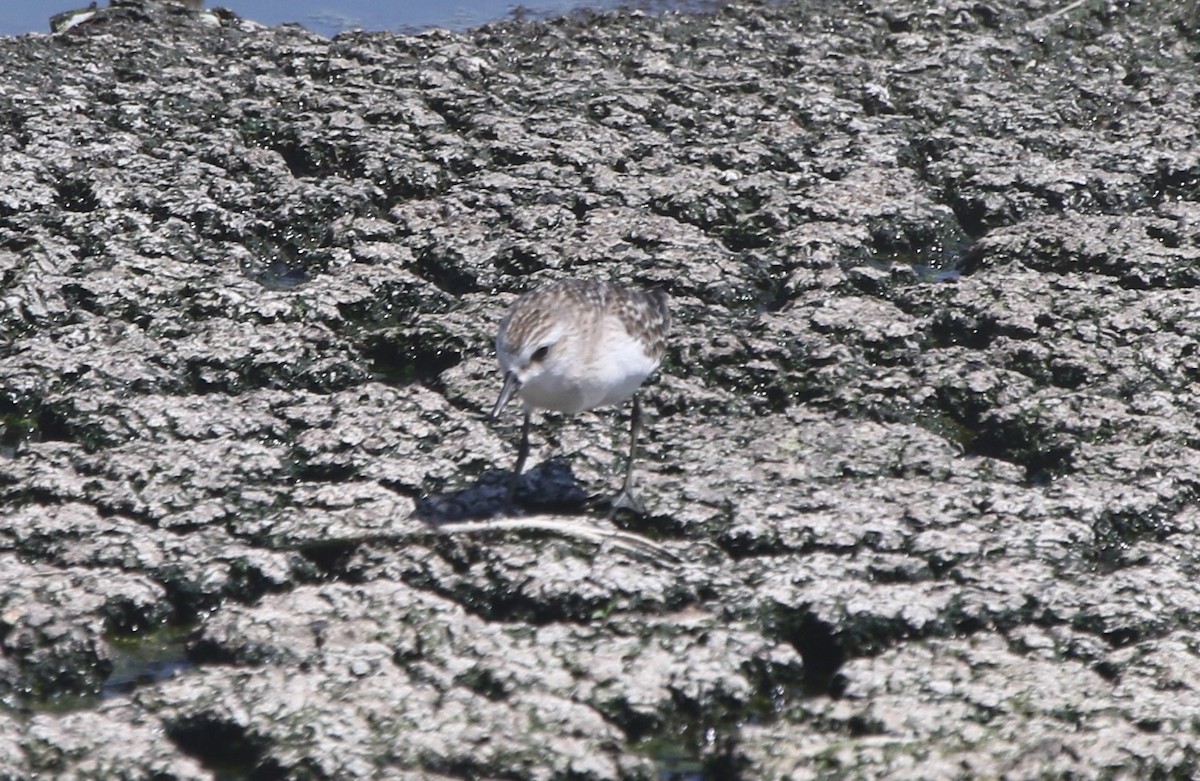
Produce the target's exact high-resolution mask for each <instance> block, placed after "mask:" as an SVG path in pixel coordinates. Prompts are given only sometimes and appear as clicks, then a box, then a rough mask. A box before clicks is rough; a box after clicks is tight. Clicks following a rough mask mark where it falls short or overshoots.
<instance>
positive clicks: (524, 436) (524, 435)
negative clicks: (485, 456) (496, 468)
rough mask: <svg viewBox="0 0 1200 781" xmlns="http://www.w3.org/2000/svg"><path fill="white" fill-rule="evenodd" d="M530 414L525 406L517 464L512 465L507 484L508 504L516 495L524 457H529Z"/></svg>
mask: <svg viewBox="0 0 1200 781" xmlns="http://www.w3.org/2000/svg"><path fill="white" fill-rule="evenodd" d="M532 414H533V413H532V411H531V410H529V409H528V408H526V410H525V420H524V422H523V423H521V444H520V445H518V446H517V464H516V466H514V467H513V473H512V481H511V482H510V483H509V484H508V501H509V503H510V504H511V503H512V500H513V498H514V497H515V496H516V495H517V484H518V483H520V482H521V472H523V471H524V470H525V459H526V458H528V457H529V425H530V419H531V417H532Z"/></svg>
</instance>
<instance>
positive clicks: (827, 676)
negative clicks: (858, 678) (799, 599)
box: [773, 610, 847, 698]
mask: <svg viewBox="0 0 1200 781" xmlns="http://www.w3.org/2000/svg"><path fill="white" fill-rule="evenodd" d="M773 624H774V631H775V633H776V634H777V635H778V636H779V637H780V639H782V640H784V641H785V642H787V643H790V644H791V645H792V647H794V648H795V649H796V652H797V653H799V654H800V658H801V659H802V660H803V662H804V680H803V681H802V682H801V684H802V689H803V691H804V693H805V694H807V695H808V696H813V697H818V696H821V697H833V698H837V697H840V696H841V695H842V692H844V691H845V689H846V679H845V676H843V675H842V674H841V672H840V671H841V669H842V666H843V665H844V664H845V663H846V659H847V653H846V649H845V648H844V647H843V644H842V640H841V639H840V638H839V637H838V634H837V632H836V630H835V628H834V626H833V625H832V624H829V623H828V622H826V621H822V620H821V619H820V618H817V617H816V616H815V615H813V614H812V613H810V612H808V611H807V610H801V611H798V612H797V613H795V614H781V615H779V616H776V617H775V619H773Z"/></svg>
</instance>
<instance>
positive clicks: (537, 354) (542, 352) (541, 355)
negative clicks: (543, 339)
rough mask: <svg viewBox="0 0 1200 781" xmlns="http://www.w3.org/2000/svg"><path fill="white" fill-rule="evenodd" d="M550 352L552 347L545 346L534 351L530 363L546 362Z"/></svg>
mask: <svg viewBox="0 0 1200 781" xmlns="http://www.w3.org/2000/svg"><path fill="white" fill-rule="evenodd" d="M549 352H550V345H548V344H544V345H542V346H541V347H539V348H537V349H536V350H534V351H533V355H531V356H529V362H530V363H541V362H542V361H544V360H546V354H547V353H549Z"/></svg>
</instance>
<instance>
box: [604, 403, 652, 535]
mask: <svg viewBox="0 0 1200 781" xmlns="http://www.w3.org/2000/svg"><path fill="white" fill-rule="evenodd" d="M641 433H642V399H641V397H639V396H638V395H637V394H636V393H635V394H634V395H633V413H632V415H631V416H630V419H629V461H627V462H626V463H625V482H624V484H623V485H622V486H621V493H619V494H617V496H616V498H615V499H613V502H612V510H611V512H612V514H613V515H616V514H617V512H618V511H620V510H629V511H630V512H632V513H637V514H638V515H645V514H646V508H645V507H643V506H642V503H641V502H639V501H638V500H637V497H635V496H634V495H633V459H634V457H635V456H636V455H637V444H638V437H639V436H641Z"/></svg>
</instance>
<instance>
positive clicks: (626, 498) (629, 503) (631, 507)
mask: <svg viewBox="0 0 1200 781" xmlns="http://www.w3.org/2000/svg"><path fill="white" fill-rule="evenodd" d="M621 511H625V512H630V513H633V514H634V515H641V516H644V515H646V514H647V513H646V506H645V505H644V504H642V503H641V501H640V500H639V499H638V498H637V497H636V496H634V495H633V492H632V491H630V490H629V489H628V488H623V489H621V493H619V494H617V495H616V496H614V497H613V499H612V501H611V502H610V503H609V505H608V517H610V518H615V517H616V515H617V513H619V512H621Z"/></svg>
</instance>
